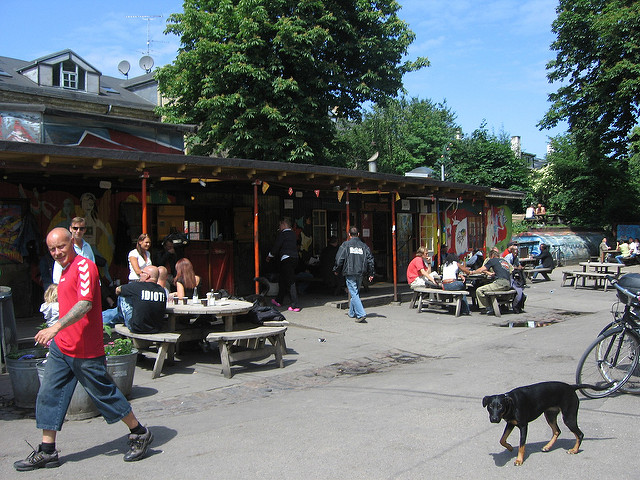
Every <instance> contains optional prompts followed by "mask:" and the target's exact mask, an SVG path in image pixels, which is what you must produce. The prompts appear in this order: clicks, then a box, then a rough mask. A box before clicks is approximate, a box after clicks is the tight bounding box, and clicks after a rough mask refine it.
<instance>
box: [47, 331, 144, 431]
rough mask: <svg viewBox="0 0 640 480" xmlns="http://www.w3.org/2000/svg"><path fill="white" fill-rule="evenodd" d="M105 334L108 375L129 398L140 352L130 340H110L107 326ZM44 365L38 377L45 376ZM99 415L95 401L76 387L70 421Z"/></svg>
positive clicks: (68, 411) (69, 412) (69, 415)
mask: <svg viewBox="0 0 640 480" xmlns="http://www.w3.org/2000/svg"><path fill="white" fill-rule="evenodd" d="M104 332H105V339H106V340H107V341H106V342H105V345H104V352H105V355H106V362H107V373H108V374H109V375H111V378H112V379H113V381H114V383H115V384H116V386H117V387H118V389H119V390H120V391H121V392H122V393H123V394H124V396H125V397H127V398H128V397H129V395H130V394H131V389H132V387H133V375H134V373H135V369H136V359H137V357H138V351H137V350H136V349H135V348H133V344H132V342H131V340H130V339H128V338H116V339H114V340H110V339H111V328H110V327H108V326H105V327H104ZM44 363H45V362H44V361H41V362H40V363H38V367H37V368H38V376H39V377H40V378H42V376H43V375H44ZM98 415H100V412H98V409H97V408H96V406H95V405H94V403H93V400H91V397H89V395H88V394H87V392H86V391H85V389H84V388H83V387H82V385H80V386H79V387H78V386H76V389H75V391H74V392H73V397H71V403H70V404H69V409H68V410H67V418H68V419H69V420H84V419H86V418H91V417H97V416H98Z"/></svg>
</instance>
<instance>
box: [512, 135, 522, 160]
mask: <svg viewBox="0 0 640 480" xmlns="http://www.w3.org/2000/svg"><path fill="white" fill-rule="evenodd" d="M511 151H512V152H513V154H514V155H515V156H516V157H517V158H521V157H522V150H521V147H520V137H518V136H513V137H511Z"/></svg>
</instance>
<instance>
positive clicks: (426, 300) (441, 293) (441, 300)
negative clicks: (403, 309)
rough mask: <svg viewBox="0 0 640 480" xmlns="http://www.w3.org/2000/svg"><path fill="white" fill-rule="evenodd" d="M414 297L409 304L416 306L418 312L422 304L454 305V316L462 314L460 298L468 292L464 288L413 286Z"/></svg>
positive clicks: (411, 306)
mask: <svg viewBox="0 0 640 480" xmlns="http://www.w3.org/2000/svg"><path fill="white" fill-rule="evenodd" d="M413 290H414V297H415V298H412V299H411V303H410V304H409V307H410V308H416V307H417V308H418V313H420V312H422V307H423V305H424V304H426V306H427V307H428V306H431V305H435V306H441V307H451V306H454V305H455V307H456V317H459V316H460V315H461V314H462V299H463V298H464V297H465V296H466V295H468V294H469V292H467V291H466V290H442V289H440V288H427V287H415V288H414V289H413Z"/></svg>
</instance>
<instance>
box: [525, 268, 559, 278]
mask: <svg viewBox="0 0 640 480" xmlns="http://www.w3.org/2000/svg"><path fill="white" fill-rule="evenodd" d="M551 272H553V268H525V269H524V270H522V273H523V274H524V276H525V277H527V278H530V279H531V280H532V281H533V275H535V274H536V273H539V274H540V275H542V276H543V277H544V279H545V280H547V281H549V280H551V278H549V274H550V273H551Z"/></svg>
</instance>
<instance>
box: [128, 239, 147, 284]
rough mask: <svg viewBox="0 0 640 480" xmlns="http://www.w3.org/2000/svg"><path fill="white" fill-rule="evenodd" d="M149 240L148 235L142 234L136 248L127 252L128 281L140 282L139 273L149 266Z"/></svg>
mask: <svg viewBox="0 0 640 480" xmlns="http://www.w3.org/2000/svg"><path fill="white" fill-rule="evenodd" d="M150 248H151V239H150V238H149V235H147V234H146V233H143V234H142V235H140V236H139V237H138V243H137V244H136V248H134V249H133V250H131V251H130V252H129V255H128V256H129V281H130V282H137V281H138V280H140V273H141V272H142V269H143V268H144V267H147V266H149V265H151V253H149V249H150Z"/></svg>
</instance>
